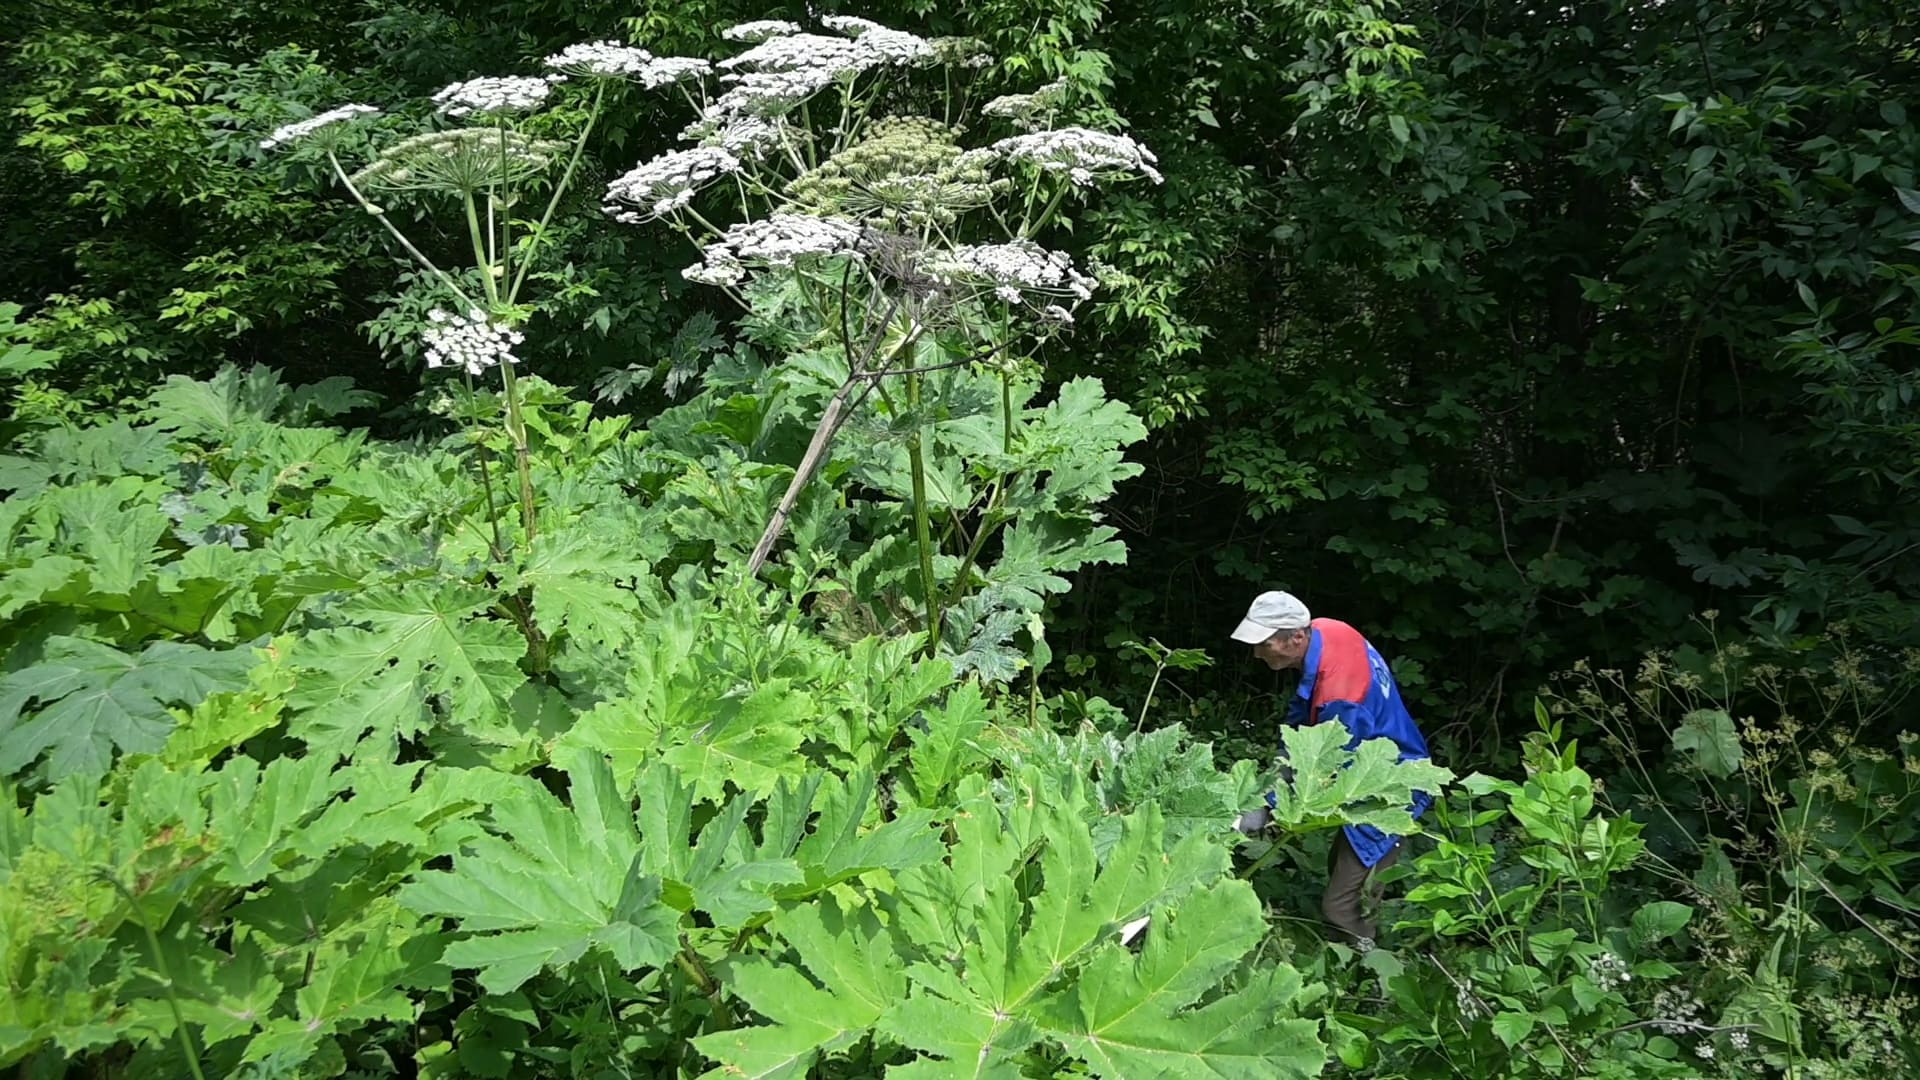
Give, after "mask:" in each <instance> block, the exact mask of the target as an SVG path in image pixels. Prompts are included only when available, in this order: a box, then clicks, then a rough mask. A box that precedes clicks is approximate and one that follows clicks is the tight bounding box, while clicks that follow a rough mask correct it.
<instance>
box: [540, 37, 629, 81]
mask: <svg viewBox="0 0 1920 1080" xmlns="http://www.w3.org/2000/svg"><path fill="white" fill-rule="evenodd" d="M653 58H654V57H653V54H652V53H650V52H648V51H647V50H645V49H642V48H639V47H637V46H633V45H622V44H620V43H619V42H617V41H589V42H583V43H581V44H579V45H569V46H567V47H566V48H564V49H562V50H560V51H559V52H557V53H554V54H553V55H552V56H549V57H547V60H546V64H547V66H548V67H550V68H553V69H554V70H555V71H563V72H566V73H568V74H571V75H599V76H603V77H606V78H613V79H628V78H632V77H634V76H636V75H638V74H640V72H641V70H642V69H644V68H645V67H646V66H647V65H648V64H649V63H652V62H653Z"/></svg>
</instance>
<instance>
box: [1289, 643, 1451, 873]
mask: <svg viewBox="0 0 1920 1080" xmlns="http://www.w3.org/2000/svg"><path fill="white" fill-rule="evenodd" d="M1307 629H1308V633H1309V634H1310V635H1311V639H1310V641H1309V642H1308V645H1307V655H1306V657H1305V660H1304V663H1303V665H1302V668H1303V673H1302V675H1301V678H1300V688H1299V690H1298V691H1296V692H1295V694H1294V699H1293V701H1292V702H1290V703H1289V704H1288V706H1287V715H1286V719H1285V721H1284V722H1285V723H1288V724H1317V723H1319V722H1320V721H1321V720H1322V719H1323V718H1331V719H1336V720H1339V721H1340V722H1341V723H1342V724H1345V725H1346V726H1347V731H1348V732H1349V733H1350V736H1351V737H1350V738H1349V739H1348V740H1347V749H1349V750H1351V749H1353V748H1355V747H1357V746H1359V745H1360V744H1361V743H1363V742H1365V741H1367V740H1368V739H1382V738H1384V739H1392V740H1393V741H1394V744H1395V745H1396V746H1398V747H1399V748H1400V760H1401V761H1415V760H1419V759H1423V758H1426V757H1427V756H1428V754H1427V740H1426V738H1425V737H1424V736H1422V735H1421V734H1420V728H1419V727H1418V726H1417V725H1416V724H1414V722H1413V714H1412V713H1409V712H1408V711H1407V703H1406V699H1405V698H1404V697H1402V696H1401V694H1400V687H1399V685H1398V684H1397V683H1395V682H1394V681H1393V672H1392V671H1391V670H1389V669H1388V668H1387V662H1386V660H1385V659H1384V658H1382V657H1381V655H1380V653H1379V651H1378V650H1377V649H1375V648H1374V647H1373V645H1372V643H1371V642H1369V641H1367V639H1366V638H1365V637H1362V636H1361V634H1360V631H1358V630H1355V629H1354V628H1353V627H1351V626H1348V625H1347V624H1346V623H1343V622H1340V621H1339V620H1337V619H1315V620H1313V622H1312V623H1310V624H1309V625H1308V628H1307ZM1268 802H1269V804H1271V803H1272V802H1273V799H1272V797H1271V796H1269V797H1268ZM1432 805H1433V796H1432V795H1430V794H1428V793H1427V792H1424V791H1421V792H1415V793H1414V798H1413V803H1412V805H1410V806H1409V807H1408V808H1407V811H1408V813H1410V814H1412V815H1413V816H1414V817H1416V818H1418V817H1420V816H1422V815H1423V814H1425V813H1426V812H1427V809H1428V808H1429V807H1431V806H1432ZM1344 828H1345V832H1346V834H1347V841H1348V842H1349V843H1351V844H1352V845H1353V851H1354V854H1356V855H1358V856H1359V857H1360V861H1361V862H1362V863H1365V864H1366V865H1367V866H1369V867H1372V866H1375V865H1377V864H1378V863H1379V862H1380V860H1381V859H1384V858H1386V857H1387V855H1388V853H1389V852H1391V851H1392V850H1393V848H1394V845H1395V844H1398V843H1399V842H1400V838H1399V837H1398V836H1393V835H1389V834H1387V833H1384V832H1381V831H1380V830H1379V829H1376V828H1374V827H1373V826H1371V825H1348V826H1345V827H1344Z"/></svg>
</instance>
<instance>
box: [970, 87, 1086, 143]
mask: <svg viewBox="0 0 1920 1080" xmlns="http://www.w3.org/2000/svg"><path fill="white" fill-rule="evenodd" d="M1066 101H1067V80H1065V79H1055V80H1054V81H1052V82H1050V83H1048V84H1047V85H1045V86H1043V87H1041V88H1040V89H1038V90H1035V91H1034V92H1033V93H1031V94H1007V95H1005V96H1002V97H997V98H994V99H993V100H992V101H989V102H987V103H986V104H985V105H983V106H981V107H980V112H981V113H982V114H983V115H986V116H997V117H1000V118H1002V119H1004V120H1007V121H1009V122H1011V123H1012V124H1013V126H1014V127H1017V128H1019V129H1021V130H1022V131H1034V130H1037V129H1039V128H1043V127H1045V126H1046V123H1045V118H1046V117H1048V116H1050V115H1051V114H1053V113H1054V112H1056V111H1058V110H1059V109H1060V107H1061V106H1062V105H1065V104H1066Z"/></svg>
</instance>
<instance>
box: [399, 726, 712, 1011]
mask: <svg viewBox="0 0 1920 1080" xmlns="http://www.w3.org/2000/svg"><path fill="white" fill-rule="evenodd" d="M569 757H570V761H569V768H568V770H567V772H568V776H569V777H570V778H571V781H572V783H571V788H570V791H571V796H572V803H573V808H572V809H569V808H568V807H567V806H566V805H563V804H562V803H561V802H560V800H559V799H558V798H556V797H555V796H554V795H553V794H552V793H551V792H549V791H548V790H547V789H546V788H545V787H544V786H542V785H541V784H539V783H538V782H536V781H534V780H532V779H523V780H522V781H521V782H520V783H518V784H516V785H515V786H513V787H512V788H510V789H508V790H507V792H505V793H503V794H502V796H501V798H500V799H499V800H498V801H497V802H496V803H495V804H494V806H493V807H492V811H491V818H492V822H491V825H490V827H489V832H488V834H487V835H484V836H477V837H474V838H472V839H471V840H469V842H468V845H467V850H466V851H464V852H463V853H462V854H461V855H460V856H459V857H458V858H456V859H455V861H454V868H453V869H452V870H450V871H427V872H423V873H421V874H419V875H417V876H416V878H415V880H414V882H413V883H412V884H410V885H408V886H406V887H405V888H403V889H402V890H401V892H400V901H401V903H403V904H405V905H406V906H407V907H409V908H411V909H412V910H414V911H418V912H420V913H421V914H426V915H440V916H444V917H447V918H451V919H454V920H456V921H457V922H458V924H459V929H460V930H462V931H464V932H465V933H466V934H467V937H466V938H465V939H464V940H461V941H459V942H456V943H454V944H453V945H451V946H449V947H448V948H447V950H446V953H445V954H444V955H443V957H442V960H443V961H444V962H445V963H447V964H449V965H452V966H454V967H457V968H478V969H479V970H480V984H481V985H482V986H484V987H486V988H487V990H488V991H489V992H492V993H507V992H509V991H512V990H515V989H517V988H518V987H519V986H520V985H521V984H522V983H524V982H526V981H527V980H528V979H529V978H532V977H533V976H534V975H535V974H536V973H538V972H539V971H541V970H542V969H545V968H562V967H565V966H567V965H568V964H571V963H572V962H573V961H575V960H577V959H579V958H580V957H581V956H583V955H585V954H586V953H587V952H588V951H589V950H592V949H597V948H604V949H605V950H606V951H607V952H608V953H609V954H610V955H612V956H613V958H614V959H615V961H617V962H618V963H619V964H620V965H621V966H622V967H624V968H627V969H635V968H640V967H649V966H659V965H661V964H664V963H666V962H667V960H668V958H669V957H671V956H672V955H673V952H674V949H675V948H676V947H677V944H676V942H675V932H676V931H675V928H676V926H677V924H678V920H679V915H678V913H677V912H675V911H674V910H673V909H671V908H669V907H667V906H665V905H664V904H663V903H661V902H660V879H659V878H657V877H655V876H652V875H648V874H643V873H641V866H640V859H639V855H640V834H639V832H638V830H637V829H636V828H635V827H634V819H633V815H632V813H631V812H630V811H629V810H627V809H626V807H627V803H626V800H625V799H624V798H621V797H620V795H619V793H618V791H617V789H616V788H615V786H614V783H613V775H612V773H611V772H610V771H609V770H608V768H607V765H606V760H605V759H604V758H602V757H601V756H600V755H598V754H591V753H585V752H576V753H573V754H571V755H569Z"/></svg>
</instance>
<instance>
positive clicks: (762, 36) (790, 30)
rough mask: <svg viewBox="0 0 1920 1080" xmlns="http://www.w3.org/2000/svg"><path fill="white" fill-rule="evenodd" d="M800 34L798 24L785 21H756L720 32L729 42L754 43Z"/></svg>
mask: <svg viewBox="0 0 1920 1080" xmlns="http://www.w3.org/2000/svg"><path fill="white" fill-rule="evenodd" d="M799 32H800V27H799V25H798V24H797V23H790V22H788V21H787V20H785V19H755V20H753V21H752V22H743V23H740V24H738V25H736V26H729V27H727V28H726V29H725V30H722V31H720V36H721V37H723V38H726V39H727V40H728V41H746V42H754V41H765V40H767V39H768V38H772V37H786V36H787V35H789V34H797V33H799Z"/></svg>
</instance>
